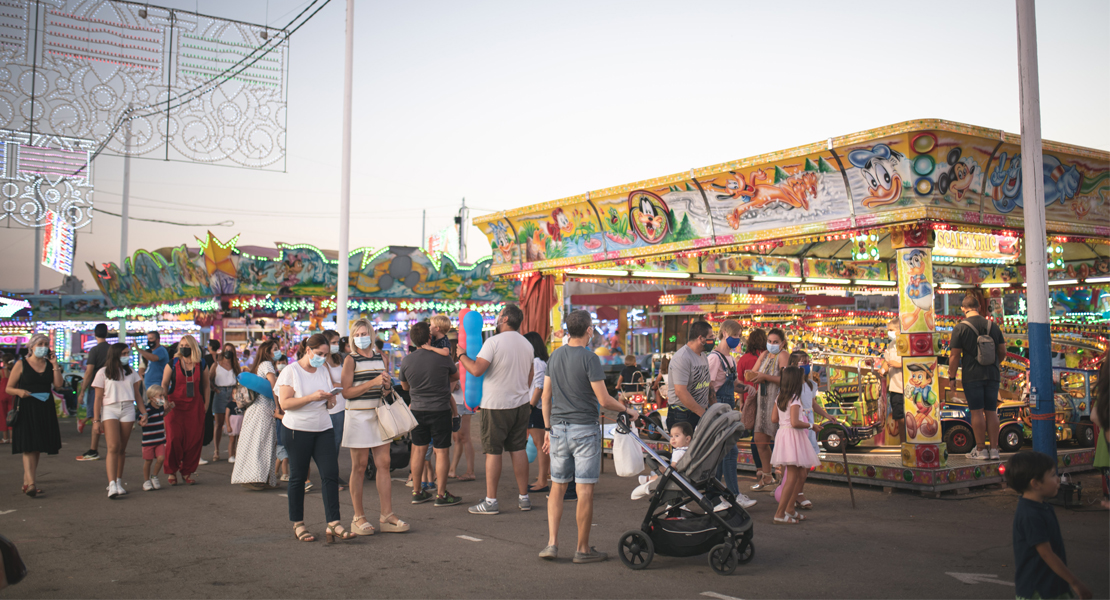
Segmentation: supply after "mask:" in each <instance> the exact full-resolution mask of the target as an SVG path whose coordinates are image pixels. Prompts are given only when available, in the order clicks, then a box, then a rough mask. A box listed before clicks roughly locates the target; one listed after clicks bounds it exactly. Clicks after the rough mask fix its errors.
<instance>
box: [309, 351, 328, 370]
mask: <svg viewBox="0 0 1110 600" xmlns="http://www.w3.org/2000/svg"><path fill="white" fill-rule="evenodd" d="M327 360H328V359H327V358H324V357H323V356H320V355H319V354H313V355H312V356H310V357H309V359H308V364H310V365H312V368H314V369H318V368H320V367H322V366H324V363H325V362H327Z"/></svg>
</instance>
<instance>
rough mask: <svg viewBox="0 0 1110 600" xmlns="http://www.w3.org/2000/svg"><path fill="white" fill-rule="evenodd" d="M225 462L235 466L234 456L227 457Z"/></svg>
mask: <svg viewBox="0 0 1110 600" xmlns="http://www.w3.org/2000/svg"><path fill="white" fill-rule="evenodd" d="M227 462H228V463H230V464H235V457H234V456H229V457H227Z"/></svg>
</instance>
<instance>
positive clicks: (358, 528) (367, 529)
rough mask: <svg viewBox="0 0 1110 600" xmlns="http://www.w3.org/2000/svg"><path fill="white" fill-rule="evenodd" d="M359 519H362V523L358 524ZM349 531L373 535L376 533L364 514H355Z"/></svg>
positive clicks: (356, 533)
mask: <svg viewBox="0 0 1110 600" xmlns="http://www.w3.org/2000/svg"><path fill="white" fill-rule="evenodd" d="M359 521H362V525H359V524H358V522H359ZM351 531H353V532H355V535H374V534H375V533H376V530H375V529H374V526H373V525H371V524H370V521H367V520H366V516H365V515H355V518H354V519H352V520H351Z"/></svg>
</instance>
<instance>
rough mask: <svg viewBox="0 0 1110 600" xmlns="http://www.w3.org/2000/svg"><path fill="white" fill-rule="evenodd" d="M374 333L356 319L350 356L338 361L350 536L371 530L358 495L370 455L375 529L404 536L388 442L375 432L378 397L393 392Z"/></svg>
mask: <svg viewBox="0 0 1110 600" xmlns="http://www.w3.org/2000/svg"><path fill="white" fill-rule="evenodd" d="M374 339H375V336H374V328H373V326H371V325H370V321H368V320H366V319H359V320H358V321H355V323H354V325H352V326H351V353H350V354H348V355H347V357H346V358H345V359H343V384H342V385H343V392H342V394H343V397H344V398H346V399H347V414H346V418H345V423H344V428H343V446H345V447H347V448H350V449H351V479H350V486H351V505H352V506H353V507H354V510H355V516H354V520H353V521H351V530H352V531H354V532H355V533H356V534H358V535H373V533H374V531H375V530H374V526H373V525H371V524H370V522H369V521H367V519H366V517H365V516H364V511H363V506H362V490H363V487H364V486H363V484H364V482H365V481H366V463H367V462H368V461H369V459H370V453H371V452H373V454H374V465H375V466H376V467H377V476H376V483H377V487H378V499H379V502H380V503H381V515H380V518H379V520H378V523H379V527H380V528H381V530H382V531H383V532H386V533H401V532H403V531H408V530H409V524H408V523H405V522H404V521H402V520H401V519H399V518H397V515H395V514H393V498H392V490H393V486H392V481H391V480H390V478H389V442H390V440H383V439H382V438H381V434H380V433H379V430H378V417H377V414H375V413H376V409H377V408H378V407H379V406H381V405H382V391H383V390H384V389H387V388H388V389H390V390H392V384H393V379H392V377H390V375H389V356H388V355H383V354H380V353H379V352H378V350H377V347H376V346H375V345H374Z"/></svg>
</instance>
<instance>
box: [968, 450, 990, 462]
mask: <svg viewBox="0 0 1110 600" xmlns="http://www.w3.org/2000/svg"><path fill="white" fill-rule="evenodd" d="M967 457H968V458H970V459H971V460H990V457H991V455H990V452H987V451H986V450H980V449H978V448H973V449H972V450H971V452H968V453H967Z"/></svg>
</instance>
